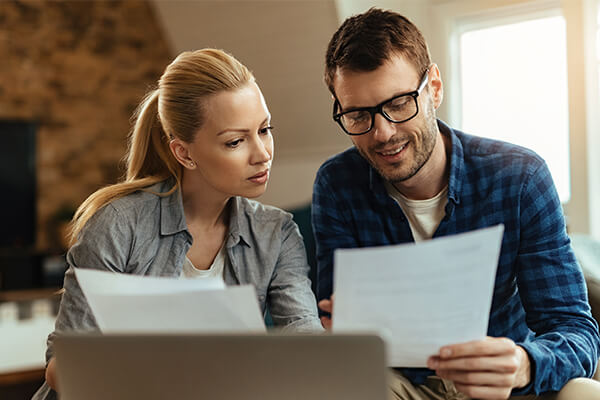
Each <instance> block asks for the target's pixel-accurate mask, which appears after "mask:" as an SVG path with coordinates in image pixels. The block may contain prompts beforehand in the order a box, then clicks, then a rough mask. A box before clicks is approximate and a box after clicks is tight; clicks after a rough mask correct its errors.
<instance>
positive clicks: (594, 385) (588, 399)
mask: <svg viewBox="0 0 600 400" xmlns="http://www.w3.org/2000/svg"><path fill="white" fill-rule="evenodd" d="M389 386H390V395H389V399H390V400H469V399H470V398H469V397H467V396H466V395H464V394H462V393H460V392H458V391H457V390H456V388H455V387H454V385H453V384H452V382H450V381H447V380H444V379H440V378H438V377H437V376H432V377H429V378H427V381H426V382H425V384H423V385H413V384H412V383H410V381H409V380H408V379H406V378H405V377H404V376H403V375H402V374H401V373H400V372H398V371H395V370H393V369H391V370H390V376H389ZM510 399H511V400H599V399H600V382H598V381H595V380H592V379H587V378H577V379H573V380H571V381H569V382H568V383H567V384H566V385H565V387H564V388H563V389H562V390H561V391H560V392H558V393H551V394H544V395H540V396H535V395H527V396H513V397H511V398H510Z"/></svg>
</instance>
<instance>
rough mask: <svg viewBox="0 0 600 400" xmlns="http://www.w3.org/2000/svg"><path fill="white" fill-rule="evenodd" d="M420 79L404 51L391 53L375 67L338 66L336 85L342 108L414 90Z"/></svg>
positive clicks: (336, 93)
mask: <svg viewBox="0 0 600 400" xmlns="http://www.w3.org/2000/svg"><path fill="white" fill-rule="evenodd" d="M418 79H419V76H418V73H417V70H416V68H415V66H414V65H413V64H412V63H410V62H408V61H407V60H406V59H405V57H403V56H401V55H392V56H391V57H389V58H388V59H386V60H385V61H384V63H382V64H381V65H380V66H379V67H378V68H376V69H375V70H372V71H358V70H353V69H349V68H337V69H336V71H335V74H334V78H333V88H334V91H335V96H336V98H337V99H338V100H339V102H340V104H341V105H342V107H343V108H348V107H365V106H371V105H373V104H378V103H379V102H381V101H383V100H386V99H387V98H390V97H393V96H395V95H398V94H402V93H407V92H411V91H413V90H415V89H416V86H415V85H417V84H418V82H417V81H418Z"/></svg>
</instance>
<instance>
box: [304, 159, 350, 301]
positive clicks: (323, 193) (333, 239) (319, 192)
mask: <svg viewBox="0 0 600 400" xmlns="http://www.w3.org/2000/svg"><path fill="white" fill-rule="evenodd" d="M350 207H351V205H350V204H344V202H343V201H342V200H340V199H337V198H336V197H335V190H334V189H333V187H332V185H331V184H330V182H329V181H328V179H327V175H326V173H325V171H324V170H323V168H321V170H319V172H318V173H317V177H316V179H315V184H314V187H313V198H312V226H313V232H314V235H315V244H316V251H317V301H322V300H327V299H329V298H330V297H331V294H332V292H333V252H334V250H335V249H338V248H354V247H358V244H357V241H356V238H355V237H354V236H353V234H352V231H351V229H350V224H349V223H348V222H347V220H348V214H346V213H345V210H349V209H350Z"/></svg>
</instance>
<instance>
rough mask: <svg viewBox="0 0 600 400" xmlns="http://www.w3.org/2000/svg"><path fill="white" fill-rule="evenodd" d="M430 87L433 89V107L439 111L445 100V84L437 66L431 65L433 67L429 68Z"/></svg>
mask: <svg viewBox="0 0 600 400" xmlns="http://www.w3.org/2000/svg"><path fill="white" fill-rule="evenodd" d="M429 87H430V88H431V97H432V99H433V106H434V107H435V108H436V109H437V108H438V107H439V106H440V104H442V100H443V99H444V84H443V82H442V76H441V74H440V69H439V68H438V66H437V64H431V67H429Z"/></svg>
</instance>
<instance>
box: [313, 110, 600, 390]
mask: <svg viewBox="0 0 600 400" xmlns="http://www.w3.org/2000/svg"><path fill="white" fill-rule="evenodd" d="M438 125H439V127H440V130H441V132H442V134H444V135H447V136H449V137H450V138H451V141H452V152H451V160H450V176H449V182H448V203H447V205H446V209H445V211H446V215H445V217H444V218H443V220H442V221H441V223H440V225H439V227H438V228H437V230H436V232H435V233H434V237H439V236H446V235H452V234H456V233H461V232H467V231H470V230H474V229H478V228H483V227H488V226H492V225H496V224H499V223H502V224H504V229H505V230H504V237H503V240H502V249H501V253H500V259H499V264H498V270H497V276H496V282H495V288H494V295H493V300H492V309H491V312H490V320H489V326H488V335H490V336H494V337H508V338H511V339H512V340H513V341H515V342H516V343H517V344H519V345H520V346H522V347H523V348H524V349H525V350H526V351H527V352H528V353H529V356H530V360H531V362H532V364H531V368H532V381H531V383H530V384H529V385H528V386H527V387H525V388H522V389H519V390H514V391H513V394H515V395H518V394H524V393H536V394H539V393H543V392H547V391H557V390H560V389H561V388H562V387H563V386H564V384H565V383H566V382H567V381H568V380H569V379H572V378H574V377H582V376H587V377H590V376H592V375H593V373H594V371H595V368H596V364H597V362H598V356H599V355H598V354H599V340H600V339H599V336H598V325H597V324H596V322H595V321H594V319H593V318H592V316H591V313H590V307H589V303H588V300H587V290H586V286H585V281H584V278H583V274H582V272H581V268H580V266H579V264H578V263H577V261H576V259H575V256H574V254H573V251H572V249H571V245H570V240H569V237H568V236H567V233H566V227H565V221H564V217H563V214H562V208H561V205H560V201H559V199H558V195H557V193H556V189H555V187H554V183H553V181H552V177H551V175H550V172H549V170H548V168H547V166H546V164H545V162H544V161H543V160H542V159H541V158H540V157H539V156H538V155H536V154H535V153H534V152H532V151H530V150H527V149H524V148H522V147H519V146H515V145H512V144H508V143H504V142H500V141H495V140H490V139H485V138H481V137H476V136H471V135H467V134H465V133H463V132H460V131H458V130H455V129H451V128H450V127H448V126H447V125H446V124H444V123H443V122H441V121H438ZM312 223H313V230H314V234H315V239H316V245H317V264H318V272H317V274H318V275H317V280H318V282H317V298H318V299H319V300H321V299H325V298H329V297H330V295H331V292H332V289H333V252H334V250H335V249H338V248H356V247H369V246H381V245H388V244H398V243H405V242H411V241H413V240H414V239H413V236H412V233H411V230H410V226H409V224H408V221H407V219H406V217H405V216H404V214H403V212H402V210H401V208H400V207H399V206H398V204H397V203H396V202H395V201H394V200H393V199H392V198H391V197H390V196H389V195H388V193H387V191H386V189H385V187H384V183H383V179H382V178H381V176H380V175H379V174H378V173H377V172H376V171H375V170H374V169H373V168H371V167H370V165H369V164H368V163H367V162H366V161H365V160H364V159H363V157H362V156H361V155H360V154H359V153H358V151H357V150H356V149H355V148H351V149H348V150H346V151H345V152H343V153H341V154H338V155H336V156H334V157H332V158H331V159H329V160H328V161H326V162H325V163H324V164H323V165H322V166H321V168H320V169H319V172H318V173H317V177H316V180H315V184H314V191H313V201H312ZM402 372H403V373H404V375H405V376H407V378H408V379H410V380H411V381H412V382H413V383H417V384H419V383H423V382H424V381H425V379H426V377H427V376H428V375H432V374H433V371H431V370H429V369H425V368H421V369H418V368H405V369H402Z"/></svg>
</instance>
